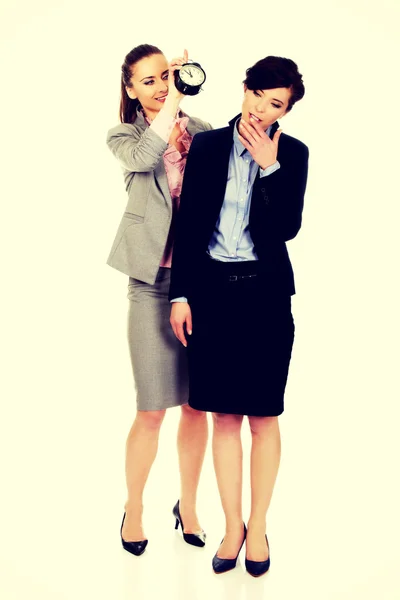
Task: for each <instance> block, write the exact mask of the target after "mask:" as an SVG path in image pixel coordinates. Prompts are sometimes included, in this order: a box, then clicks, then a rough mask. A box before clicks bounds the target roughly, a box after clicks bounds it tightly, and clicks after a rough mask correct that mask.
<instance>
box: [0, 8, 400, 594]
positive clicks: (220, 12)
mask: <svg viewBox="0 0 400 600" xmlns="http://www.w3.org/2000/svg"><path fill="white" fill-rule="evenodd" d="M399 17H400V9H399V4H398V2H395V0H381V1H380V2H379V3H374V2H370V1H363V2H362V1H361V0H360V1H355V0H348V1H345V0H336V1H334V0H330V1H325V2H316V1H315V2H312V1H311V0H306V1H303V2H294V1H293V0H286V1H285V2H278V3H270V4H266V3H260V2H253V3H252V2H241V3H239V4H237V5H234V4H233V3H231V2H229V3H228V2H225V3H221V2H220V3H217V2H215V1H214V2H210V1H209V0H203V1H202V2H189V3H185V2H181V3H171V2H164V3H161V2H159V1H156V2H136V3H133V2H124V1H122V0H116V1H115V2H111V3H99V2H94V1H90V2H89V1H86V2H82V1H80V2H78V1H77V0H70V1H69V2H66V1H64V2H61V1H59V0H52V1H50V0H37V1H36V2H32V3H30V2H28V1H27V0H24V1H20V2H14V3H11V2H10V1H6V2H3V3H2V8H1V15H0V23H1V25H0V27H1V54H0V57H1V65H0V68H1V70H0V77H1V83H2V86H1V87H2V91H1V120H2V122H1V130H0V131H1V146H2V160H1V167H2V168H1V171H2V175H1V187H2V189H1V221H0V223H1V232H0V234H1V235H0V240H1V246H2V251H1V256H2V267H1V281H2V292H1V301H2V309H1V341H2V361H1V365H2V376H1V385H2V388H3V389H2V391H1V401H2V415H1V424H0V427H1V431H0V444H1V448H0V455H1V462H2V465H1V484H2V486H1V487H2V492H1V505H2V508H1V513H0V526H1V536H0V539H1V545H0V571H1V576H0V590H1V596H2V598H4V600H20V599H22V598H30V599H32V600H33V599H36V598H40V599H41V600H47V599H51V600H81V599H85V600H87V599H88V598H97V599H98V600H101V599H103V598H107V599H110V598H112V599H113V600H120V599H123V600H126V599H130V598H140V599H142V598H143V599H148V598H159V597H165V598H175V599H178V598H179V599H180V598H185V599H190V600H192V599H194V600H197V599H201V600H203V598H204V597H205V595H206V594H208V595H210V596H212V597H216V598H229V599H230V600H239V599H242V598H252V599H255V600H259V599H261V598H269V599H270V600H278V599H279V600H280V599H282V600H283V599H284V600H287V599H288V598H293V597H296V598H307V599H308V600H313V599H318V600H320V599H324V600H337V599H341V600H358V599H360V600H361V599H362V600H368V599H369V598H377V597H379V599H380V600H395V599H396V600H397V599H399V598H400V585H399V581H398V575H397V571H396V568H395V567H397V566H398V564H399V558H400V552H399V541H398V540H399V533H400V531H399V521H398V506H399V505H400V498H399V492H398V481H397V480H398V460H399V445H398V429H399V418H400V410H399V400H400V394H399V387H398V381H397V380H398V375H397V369H398V348H397V342H398V337H399V327H398V326H399V323H398V318H397V314H398V306H399V294H398V292H399V290H398V283H397V279H398V272H399V267H398V258H399V248H398V244H397V236H398V222H399V216H400V213H399V209H398V202H399V200H400V194H399V185H398V179H399V166H398V156H399V150H398V148H399V128H398V125H399V108H398V102H399V92H400V90H399V84H398V79H399V45H398V42H397V40H398V27H399ZM140 43H150V44H154V45H157V46H159V47H160V48H161V49H162V50H163V51H164V53H165V54H166V56H167V57H168V58H169V59H171V58H173V57H175V56H180V55H182V52H183V49H184V48H188V50H189V55H190V57H191V58H193V59H195V60H198V61H199V62H200V63H201V64H202V66H203V67H204V68H205V70H206V72H207V82H206V84H205V86H204V92H203V93H202V94H201V95H199V96H198V97H196V98H187V99H185V101H184V103H183V108H184V109H185V110H186V111H187V112H188V113H189V114H193V115H196V116H198V117H201V118H203V119H205V120H207V121H210V122H211V123H212V124H213V126H214V127H221V126H224V125H225V124H226V123H227V121H228V120H229V119H230V118H232V117H233V116H234V115H235V114H237V113H238V112H240V106H241V101H242V87H241V81H242V80H243V79H244V72H245V69H246V68H247V67H249V66H251V65H252V64H253V63H254V62H255V61H256V60H258V59H260V58H262V57H264V56H267V55H268V54H273V55H279V56H286V57H289V58H292V59H294V60H295V61H296V62H297V64H298V66H299V69H300V72H302V73H303V76H304V81H305V86H306V96H305V98H304V99H303V100H302V101H301V102H300V103H299V104H297V105H296V106H295V107H294V109H293V113H292V114H290V115H288V116H287V117H285V118H284V119H282V120H281V126H282V129H283V130H284V131H285V132H286V133H289V134H291V135H294V136H295V137H298V138H300V139H301V140H303V141H304V142H305V143H306V144H307V145H308V146H309V148H310V172H309V184H308V189H307V196H306V203H305V210H304V221H303V223H304V224H303V227H302V230H301V232H300V234H299V235H298V237H297V238H296V239H295V240H294V241H292V242H290V243H289V251H290V254H291V257H292V262H293V266H294V269H295V276H296V285H297V295H296V296H295V298H294V299H293V312H294V317H295V322H296V341H295V348H294V353H293V359H292V364H291V371H290V377H289V383H288V386H287V393H286V410H285V413H284V415H283V416H282V417H281V420H280V422H281V430H282V441H283V455H282V463H281V469H280V473H279V476H278V481H277V485H276V488H275V492H274V497H273V502H272V505H271V509H270V511H269V515H268V534H269V540H270V544H271V571H270V573H269V574H268V575H267V576H266V577H264V578H261V579H260V580H253V579H252V578H251V577H250V576H249V575H247V574H246V573H245V572H244V570H243V565H241V566H239V567H238V568H237V569H236V570H235V571H234V572H232V573H230V574H226V575H223V576H219V577H218V576H216V575H214V574H213V573H212V571H211V558H212V556H213V554H214V552H215V550H216V548H217V546H218V544H219V542H220V539H221V537H222V535H223V518H222V512H221V509H220V504H219V498H218V494H217V487H216V484H215V478H214V473H213V468H212V461H211V454H210V446H209V449H208V452H207V456H206V462H205V466H204V471H203V475H202V480H201V484H200V490H199V515H200V519H201V523H202V525H203V527H204V529H205V530H206V531H207V535H208V538H207V546H206V548H205V549H204V550H199V549H196V548H192V547H189V546H188V545H186V544H184V543H183V541H182V539H181V536H180V534H178V533H176V532H175V531H174V530H173V518H172V515H171V509H172V506H173V504H174V503H175V501H176V499H177V495H178V493H179V487H178V483H179V480H178V469H177V458H176V450H175V437H176V428H177V422H178V417H179V409H171V410H170V411H168V414H167V418H166V421H165V423H164V426H163V429H162V433H161V439H160V451H159V455H158V458H157V461H156V463H155V465H154V469H153V470H152V472H151V476H150V479H149V483H148V486H147V488H146V495H145V503H146V508H145V530H146V532H147V535H148V537H149V539H150V542H149V546H148V549H147V550H146V553H145V554H144V555H143V556H142V557H141V558H139V559H138V558H135V557H133V556H131V555H128V554H127V553H125V552H124V551H123V550H122V548H121V546H120V541H119V525H120V520H121V518H122V511H123V503H124V500H125V482H124V466H123V458H124V445H125V439H126V435H127V433H128V430H129V427H130V424H131V422H132V419H133V417H134V412H135V397H134V388H133V381H132V375H131V367H130V362H129V358H128V348H127V342H126V334H125V326H126V311H127V300H126V291H127V288H126V284H127V281H126V277H124V276H123V275H122V274H120V273H118V272H117V271H113V270H112V269H110V268H109V267H107V266H106V265H105V261H106V258H107V255H108V251H109V248H110V246H111V243H112V241H113V238H114V235H115V231H116V228H117V226H118V223H119V219H120V217H121V215H122V212H123V210H124V207H125V191H124V186H123V181H122V175H121V172H120V168H119V166H118V164H117V162H116V161H115V159H114V158H113V157H112V155H111V153H110V152H109V150H108V149H107V147H106V144H105V136H106V133H107V130H108V129H109V128H111V127H113V126H114V125H116V124H117V123H118V102H119V86H120V66H121V64H122V62H123V59H124V56H125V54H127V53H128V52H129V51H130V50H131V49H132V48H133V47H134V46H136V45H138V44H140ZM237 359H238V360H240V357H237ZM396 359H397V360H396ZM234 364H235V363H234V361H233V365H234ZM233 370H234V369H233ZM245 425H246V424H245ZM249 442H250V439H249V434H248V430H247V427H246V426H244V428H243V443H244V447H245V456H248V451H249ZM246 477H248V472H246ZM246 482H248V480H247V479H246ZM244 505H245V515H244V516H245V518H246V519H247V517H248V507H249V495H248V493H247V492H245V494H244Z"/></svg>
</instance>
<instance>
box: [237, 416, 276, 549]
mask: <svg viewBox="0 0 400 600" xmlns="http://www.w3.org/2000/svg"><path fill="white" fill-rule="evenodd" d="M249 423H250V429H251V435H252V446H251V514H250V519H249V523H248V533H247V540H246V557H247V558H248V559H249V560H255V561H264V560H267V558H268V547H267V544H266V541H265V533H266V514H267V510H268V507H269V505H270V502H271V497H272V492H273V489H274V485H275V481H276V476H277V474H278V469H279V463H280V457H281V437H280V432H279V423H278V417H249Z"/></svg>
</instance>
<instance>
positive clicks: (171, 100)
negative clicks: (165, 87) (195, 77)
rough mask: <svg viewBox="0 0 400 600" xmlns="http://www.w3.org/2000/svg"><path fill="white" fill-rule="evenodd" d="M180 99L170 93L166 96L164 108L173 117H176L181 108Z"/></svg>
mask: <svg viewBox="0 0 400 600" xmlns="http://www.w3.org/2000/svg"><path fill="white" fill-rule="evenodd" d="M180 101H181V98H180V97H178V96H175V95H170V94H168V96H167V97H166V98H165V102H164V110H165V111H166V112H168V114H170V115H171V116H172V117H175V116H176V113H177V111H178V108H179V104H180Z"/></svg>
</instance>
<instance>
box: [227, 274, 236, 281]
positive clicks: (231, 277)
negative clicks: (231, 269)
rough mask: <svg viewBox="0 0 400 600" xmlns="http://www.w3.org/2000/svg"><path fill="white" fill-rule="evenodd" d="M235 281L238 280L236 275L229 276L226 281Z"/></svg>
mask: <svg viewBox="0 0 400 600" xmlns="http://www.w3.org/2000/svg"><path fill="white" fill-rule="evenodd" d="M237 280H238V276H237V275H229V278H228V281H237Z"/></svg>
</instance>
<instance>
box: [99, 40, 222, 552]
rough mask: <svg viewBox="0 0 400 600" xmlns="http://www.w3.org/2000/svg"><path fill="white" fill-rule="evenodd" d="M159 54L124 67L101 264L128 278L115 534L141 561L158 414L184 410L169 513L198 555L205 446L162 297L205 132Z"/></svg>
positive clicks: (202, 417) (136, 56) (202, 421)
mask: <svg viewBox="0 0 400 600" xmlns="http://www.w3.org/2000/svg"><path fill="white" fill-rule="evenodd" d="M187 60H188V54H187V51H186V50H185V52H184V56H183V57H182V58H177V59H174V60H172V61H171V62H170V63H169V64H168V62H167V60H166V58H165V56H164V55H163V54H162V52H161V50H159V49H158V48H156V47H155V46H150V45H148V44H143V45H141V46H137V47H136V48H134V49H133V50H132V51H131V52H129V54H127V56H126V57H125V61H124V64H123V65H122V74H121V105H120V120H121V124H120V125H117V126H116V127H114V128H113V129H111V130H110V131H109V132H108V135H107V144H108V147H109V148H110V150H111V151H112V153H113V154H114V156H115V157H116V158H117V160H118V161H119V163H120V165H121V166H122V170H123V175H124V180H125V186H126V191H127V193H128V202H127V206H126V210H125V212H124V214H123V217H122V219H121V223H120V226H119V228H118V231H117V234H116V237H115V240H114V243H113V246H112V249H111V252H110V255H109V258H108V261H107V262H108V264H109V265H110V266H112V267H114V268H116V269H118V270H119V271H121V272H123V273H125V274H126V275H128V276H129V283H128V298H129V311H128V341H129V348H130V355H131V359H132V368H133V375H134V380H135V386H136V401H137V413H136V417H135V420H134V423H133V425H132V428H131V430H130V432H129V435H128V439H127V444H126V481H127V489H128V497H127V501H126V504H125V514H124V518H123V521H122V525H121V540H122V545H123V547H124V548H125V549H126V550H128V551H129V552H131V553H132V554H135V555H139V554H142V553H143V552H144V550H145V548H146V545H147V539H146V537H145V534H144V530H143V526H142V512H143V502H142V496H143V490H144V487H145V484H146V481H147V478H148V475H149V472H150V468H151V466H152V464H153V461H154V459H155V456H156V453H157V446H158V438H159V432H160V427H161V424H162V422H163V419H164V416H165V411H166V409H167V408H170V407H173V406H181V409H182V412H181V419H180V424H179V430H178V454H179V468H180V474H181V493H180V499H179V500H178V502H177V503H176V505H175V506H174V508H173V514H174V516H175V519H176V521H175V526H176V528H177V527H178V526H179V524H180V525H181V529H182V533H183V537H184V539H185V541H186V542H188V543H190V544H192V545H195V546H199V547H201V546H204V544H205V533H204V531H203V530H202V528H201V527H200V525H199V522H198V519H197V515H196V492H197V486H198V481H199V477H200V472H201V468H202V464H203V459H204V452H205V448H206V443H207V436H208V427H207V419H206V413H203V412H201V411H196V410H194V409H192V408H191V407H189V405H188V404H187V402H188V373H187V362H186V354H185V350H184V348H183V347H182V345H181V344H180V343H179V341H178V340H177V339H176V338H175V336H174V334H173V332H172V330H171V328H170V324H169V315H170V304H169V301H168V291H169V282H170V266H171V257H172V251H173V241H174V229H175V222H176V215H177V211H178V208H179V199H180V191H181V186H182V177H183V171H184V167H185V164H186V156H187V154H188V151H189V147H190V145H191V142H192V139H193V136H194V135H195V134H196V133H197V132H199V131H205V130H208V129H211V125H209V124H208V123H205V122H203V121H201V120H200V119H196V118H193V117H188V116H187V115H186V114H185V113H183V112H182V111H181V110H180V109H179V105H180V102H181V100H182V98H183V95H182V94H181V93H180V92H178V90H177V89H176V87H175V83H174V71H175V70H177V69H179V68H180V66H181V65H182V64H184V63H185V62H187Z"/></svg>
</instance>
